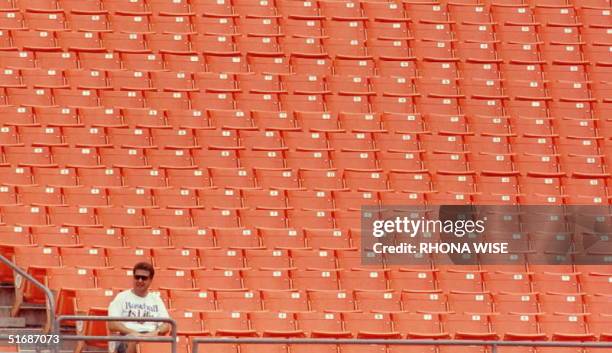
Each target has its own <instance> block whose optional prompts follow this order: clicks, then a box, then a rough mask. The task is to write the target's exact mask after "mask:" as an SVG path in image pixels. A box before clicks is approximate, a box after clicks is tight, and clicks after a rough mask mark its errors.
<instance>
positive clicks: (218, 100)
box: [0, 78, 612, 117]
mask: <svg viewBox="0 0 612 353" xmlns="http://www.w3.org/2000/svg"><path fill="white" fill-rule="evenodd" d="M339 81H340V80H339ZM400 81H401V80H400ZM127 82H130V79H129V78H128V80H127ZM444 82H448V86H449V87H444V86H442V87H441V88H438V89H439V91H437V92H435V91H436V90H435V89H434V90H433V91H432V90H429V91H430V92H431V93H426V94H421V93H420V92H419V91H417V92H413V91H412V87H411V86H410V85H403V84H399V85H397V86H396V87H394V86H393V84H388V87H389V88H390V89H394V88H395V89H397V91H386V92H385V91H378V94H376V93H375V92H372V91H370V90H369V88H368V87H367V85H363V84H361V83H355V81H354V80H351V79H348V80H346V81H345V82H342V81H340V82H338V86H337V87H339V88H340V90H339V91H335V92H331V91H327V90H320V91H309V92H306V91H303V92H297V93H289V92H287V91H282V90H274V87H273V85H271V86H270V90H269V91H260V90H257V89H256V90H255V91H252V92H243V91H241V90H239V89H234V88H230V89H229V90H231V91H229V90H226V92H212V91H200V90H198V89H191V88H189V89H186V91H187V92H178V91H164V92H159V91H156V90H155V89H153V88H149V87H123V88H121V89H118V90H107V89H104V88H103V87H102V88H97V89H70V88H61V84H60V85H59V86H58V88H48V87H49V86H46V87H45V88H14V87H8V88H4V89H2V91H0V98H1V99H2V102H3V103H4V105H16V106H20V105H21V106H43V107H44V106H53V105H58V106H66V107H75V108H80V107H98V106H104V107H106V108H145V107H148V108H152V109H165V110H170V109H177V110H180V109H183V110H187V109H190V108H191V109H199V110H205V109H217V110H232V109H238V110H263V111H283V110H284V111H311V112H322V111H332V112H348V113H370V112H371V113H377V112H389V113H413V112H414V111H415V110H419V111H422V112H423V113H425V114H460V113H459V111H460V110H459V109H460V108H461V110H463V111H464V112H465V113H466V114H470V115H473V114H472V113H474V112H475V111H476V110H478V109H481V110H483V114H484V113H487V114H486V115H488V116H503V115H504V110H505V111H506V114H507V115H511V116H513V115H523V116H526V117H546V116H547V111H546V110H547V102H546V101H549V100H552V99H551V97H549V96H548V94H547V93H546V90H545V88H544V86H543V84H539V83H538V82H537V81H514V82H510V83H508V84H507V85H505V90H506V91H507V92H506V94H509V95H503V94H502V92H501V85H499V81H498V86H497V88H496V87H494V85H495V82H494V81H481V82H474V81H473V82H472V83H474V84H475V85H474V86H473V87H472V88H469V89H475V88H474V87H478V86H479V85H480V86H487V85H488V83H487V82H489V83H491V85H492V86H488V88H485V89H488V90H491V92H490V93H491V94H493V93H499V94H501V95H481V96H475V95H474V94H472V95H469V94H468V95H464V94H459V93H458V92H459V90H458V89H457V86H456V85H455V86H453V85H451V83H450V82H451V81H450V80H445V79H440V80H432V81H430V82H427V83H426V84H429V85H436V84H443V83H444ZM142 83H143V84H146V83H147V81H146V80H144V81H143V82H142ZM134 84H135V85H137V84H138V83H134ZM550 86H551V88H550V91H552V92H554V91H560V92H562V93H564V94H565V96H561V97H559V98H558V99H556V100H555V101H556V102H571V101H572V100H574V103H573V104H568V103H565V104H564V103H560V104H556V105H553V104H551V108H555V107H563V106H565V107H567V109H568V110H571V109H573V110H578V111H580V110H582V111H584V110H588V108H589V107H590V102H597V101H599V102H602V103H604V104H602V105H604V106H605V105H606V104H605V103H609V101H608V99H607V97H604V96H603V95H605V94H606V92H608V91H612V90H611V89H610V86H611V85H610V84H608V83H605V84H601V86H600V87H601V89H597V90H591V91H589V90H588V89H587V84H586V83H579V82H562V81H558V82H556V83H555V84H551V85H550ZM342 87H344V89H345V90H344V91H343V90H342V89H343V88H342ZM351 89H352V90H351ZM212 90H214V89H212ZM496 90H499V92H495V91H496ZM232 91H233V92H232ZM589 92H592V93H593V96H594V97H590V95H591V94H590V93H589ZM482 93H486V92H482ZM26 97H29V98H30V99H31V101H27V100H26ZM576 102H579V103H582V104H576ZM370 105H371V106H372V107H371V110H370ZM436 109H438V111H436Z"/></svg>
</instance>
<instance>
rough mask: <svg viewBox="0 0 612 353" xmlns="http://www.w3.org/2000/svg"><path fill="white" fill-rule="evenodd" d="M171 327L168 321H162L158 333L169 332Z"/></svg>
mask: <svg viewBox="0 0 612 353" xmlns="http://www.w3.org/2000/svg"><path fill="white" fill-rule="evenodd" d="M170 327H171V326H170V324H169V323H167V322H163V323H162V324H161V325H160V326H159V328H158V329H157V332H158V334H160V335H165V334H167V333H168V332H170Z"/></svg>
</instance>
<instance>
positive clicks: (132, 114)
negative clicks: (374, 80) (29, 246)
mask: <svg viewBox="0 0 612 353" xmlns="http://www.w3.org/2000/svg"><path fill="white" fill-rule="evenodd" d="M0 111H3V112H4V113H6V114H13V113H14V115H12V116H11V118H10V119H7V121H6V122H4V124H5V125H3V126H1V127H0V145H4V146H17V145H30V146H31V145H34V146H50V147H53V146H55V147H67V146H75V147H91V148H95V147H111V144H115V145H117V146H128V147H133V148H136V147H137V146H140V148H142V147H148V148H151V147H157V148H160V147H161V148H164V147H170V148H175V149H178V148H202V147H205V148H213V149H226V150H244V149H259V150H264V149H267V150H278V151H280V150H283V149H290V150H300V149H302V150H313V151H314V150H317V151H330V150H342V149H351V150H362V151H375V150H396V151H411V152H413V153H418V152H419V151H421V147H420V145H419V144H421V145H424V146H427V144H428V143H430V141H431V140H436V139H443V137H441V136H435V135H436V134H439V135H442V136H449V135H450V136H452V135H455V136H453V137H454V138H455V142H456V145H457V146H455V147H454V148H451V149H450V150H447V151H448V152H450V151H457V150H462V148H460V147H461V145H464V144H465V145H467V146H466V147H467V148H468V149H470V148H473V147H474V146H477V145H479V144H494V143H496V144H499V145H500V146H499V147H498V148H497V150H493V151H491V153H495V152H497V153H502V154H503V153H507V152H508V151H504V150H503V149H504V148H507V147H508V145H515V146H514V147H518V148H520V145H521V144H527V143H528V141H530V140H532V141H536V138H537V137H542V138H547V137H548V138H550V137H553V138H555V141H554V142H553V143H556V144H557V145H558V146H559V147H564V146H563V145H564V144H571V142H572V140H574V141H579V140H593V143H592V144H591V145H592V146H593V148H596V147H597V140H599V139H601V138H602V137H604V138H605V137H606V136H607V132H608V130H609V129H610V123H609V121H608V120H593V119H588V118H582V119H581V118H548V117H544V118H527V117H516V118H514V117H503V116H500V117H466V116H464V115H444V114H428V115H425V116H421V115H420V114H409V113H407V114H399V113H397V114H395V113H386V114H370V113H340V114H332V113H327V112H310V113H308V112H296V114H295V117H296V118H293V117H292V116H290V115H289V114H287V113H284V112H253V117H252V118H251V117H248V115H249V114H248V113H246V112H240V111H226V110H209V111H208V114H207V113H204V112H202V111H197V110H191V111H190V110H174V111H172V110H170V111H158V110H154V109H141V108H126V109H121V110H119V109H104V108H100V109H96V108H89V109H78V110H77V109H74V108H61V107H36V108H34V109H25V108H24V109H20V108H15V107H4V109H2V108H0ZM206 115H210V117H208V116H206ZM240 123H241V124H245V123H254V124H255V126H238V124H240ZM196 124H198V125H196ZM211 124H212V125H217V124H218V125H222V126H223V127H217V128H215V127H213V126H209V125H211ZM228 124H234V125H233V126H230V125H228ZM268 124H275V125H274V126H270V125H268ZM259 128H266V129H268V130H265V131H255V130H258V129H259ZM395 130H399V131H397V132H394V131H395ZM132 139H133V140H132ZM448 142H453V141H448ZM582 145H585V146H586V145H587V143H582ZM601 145H602V146H601V147H602V148H603V149H604V150H605V149H608V144H607V143H606V142H605V141H602V143H601ZM457 147H459V148H457ZM583 148H587V147H583ZM438 151H443V150H442V149H438ZM75 152H76V151H75ZM517 152H522V151H520V150H519V151H517ZM423 153H425V151H423ZM77 154H78V153H77ZM588 154H589V153H581V155H588ZM593 155H597V153H594V154H593Z"/></svg>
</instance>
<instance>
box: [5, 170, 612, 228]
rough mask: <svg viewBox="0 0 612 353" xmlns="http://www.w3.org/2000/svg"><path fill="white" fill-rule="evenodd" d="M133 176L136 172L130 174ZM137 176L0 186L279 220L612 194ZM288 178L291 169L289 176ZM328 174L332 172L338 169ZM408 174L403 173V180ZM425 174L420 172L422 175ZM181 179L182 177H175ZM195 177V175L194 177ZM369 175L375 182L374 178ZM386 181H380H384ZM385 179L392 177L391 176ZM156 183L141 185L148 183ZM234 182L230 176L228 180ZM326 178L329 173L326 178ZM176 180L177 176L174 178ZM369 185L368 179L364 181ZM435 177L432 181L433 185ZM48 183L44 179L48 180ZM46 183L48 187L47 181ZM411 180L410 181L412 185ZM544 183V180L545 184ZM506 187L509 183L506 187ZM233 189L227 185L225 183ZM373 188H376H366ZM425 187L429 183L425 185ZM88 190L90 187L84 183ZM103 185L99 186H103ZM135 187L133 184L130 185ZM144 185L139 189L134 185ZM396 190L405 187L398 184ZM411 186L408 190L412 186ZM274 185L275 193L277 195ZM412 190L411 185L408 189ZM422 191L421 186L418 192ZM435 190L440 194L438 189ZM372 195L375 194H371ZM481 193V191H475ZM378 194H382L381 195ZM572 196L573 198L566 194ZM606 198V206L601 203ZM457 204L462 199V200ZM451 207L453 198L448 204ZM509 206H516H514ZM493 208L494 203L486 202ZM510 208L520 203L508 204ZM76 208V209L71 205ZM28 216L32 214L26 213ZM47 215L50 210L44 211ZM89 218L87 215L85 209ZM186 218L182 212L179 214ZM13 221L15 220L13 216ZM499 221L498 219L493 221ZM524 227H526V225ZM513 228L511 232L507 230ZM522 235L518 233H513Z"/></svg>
mask: <svg viewBox="0 0 612 353" xmlns="http://www.w3.org/2000/svg"><path fill="white" fill-rule="evenodd" d="M130 170H131V169H130ZM133 171H136V173H129V172H127V173H126V178H125V181H124V184H125V185H126V186H121V179H118V178H112V179H109V180H110V181H114V182H115V185H113V184H109V185H102V186H83V185H80V186H77V185H68V186H66V185H65V186H49V185H38V184H31V185H29V184H21V185H17V186H2V187H0V204H1V205H2V206H3V207H5V209H8V207H10V206H20V205H34V206H41V207H45V206H46V207H59V206H81V207H100V208H103V207H106V206H111V205H117V204H120V205H122V207H132V208H144V209H153V208H157V207H162V208H169V209H179V208H181V209H183V211H182V212H185V213H188V211H187V209H219V208H224V209H227V210H248V209H252V210H255V209H259V210H262V211H263V210H276V211H278V212H279V213H278V215H277V216H278V217H279V218H281V219H284V218H285V217H286V216H285V214H284V212H285V211H286V210H291V209H306V210H321V211H339V210H360V209H361V207H362V206H364V205H371V206H378V205H379V204H380V205H382V206H385V205H386V204H391V205H402V204H406V205H424V204H425V202H428V203H429V204H433V205H436V201H443V199H444V198H448V199H449V200H452V197H453V194H454V195H455V196H456V195H464V196H465V201H468V200H469V199H470V196H472V197H475V198H476V199H480V200H482V201H485V200H487V198H488V199H490V200H493V199H494V197H495V196H497V197H499V198H500V200H502V198H501V197H502V196H504V195H505V196H507V197H508V199H510V198H512V197H514V198H516V197H517V196H521V197H523V200H528V199H529V198H528V197H527V198H526V197H524V196H522V194H519V190H521V191H522V192H523V193H525V194H528V193H534V194H538V191H539V192H540V195H547V196H557V197H559V198H563V197H572V195H573V193H574V192H578V194H577V195H573V197H583V198H584V201H586V200H587V197H591V201H593V203H600V204H603V205H606V204H607V203H608V200H607V199H606V194H607V190H608V188H609V187H608V188H606V185H605V184H604V182H603V181H601V180H598V179H568V181H564V182H563V183H559V181H558V180H555V179H553V178H550V179H538V178H531V179H530V178H521V179H518V178H512V177H507V178H506V177H501V178H500V177H489V178H487V177H482V179H478V178H477V179H474V178H472V177H471V176H463V177H456V176H451V177H449V176H448V175H444V174H441V175H439V177H437V178H435V179H434V180H433V184H432V186H431V185H429V183H430V182H432V180H430V179H429V177H428V175H426V174H425V175H424V178H423V179H416V180H413V184H414V186H413V190H410V189H407V190H406V191H403V192H402V191H401V190H396V191H394V190H392V189H390V190H385V189H386V187H387V185H386V180H383V182H382V183H378V184H375V183H377V182H378V178H379V177H376V178H372V177H371V176H372V175H373V174H380V173H351V172H349V171H346V172H345V175H344V181H345V183H346V185H345V186H346V187H345V186H343V185H342V179H338V180H335V181H333V183H332V182H331V181H330V182H325V181H317V179H316V178H315V175H311V177H312V178H311V179H307V178H305V179H303V180H302V185H303V186H305V187H308V188H311V189H312V188H314V189H319V190H308V189H306V188H305V187H304V188H299V187H298V184H297V183H296V184H295V187H292V188H288V187H286V186H287V185H285V187H283V185H279V186H276V187H274V186H266V188H265V189H264V188H255V187H254V186H255V184H254V182H253V180H250V181H249V184H250V185H246V184H244V183H242V184H241V185H238V184H236V183H234V185H228V184H229V182H228V181H225V182H220V181H219V182H215V179H213V184H214V183H218V184H221V185H220V186H222V187H223V186H226V187H228V186H229V187H231V188H217V187H209V186H208V185H204V182H206V183H208V180H207V179H203V178H202V179H203V180H204V181H202V180H199V182H200V183H201V184H200V185H193V184H190V185H185V184H182V185H181V182H180V181H181V179H180V176H179V178H178V179H177V180H175V181H177V184H179V185H175V183H174V182H170V187H166V186H165V182H166V181H165V178H164V175H163V173H160V175H154V176H152V177H149V175H146V174H144V175H143V174H141V173H139V172H142V170H141V169H135V170H133ZM287 173H288V171H287ZM328 173H332V172H331V171H330V172H328ZM400 175H401V174H400ZM417 175H418V174H417ZM89 176H90V177H95V176H96V175H95V174H90V175H89ZM174 176H176V175H174ZM191 176H193V174H192V175H191ZM368 176H370V178H371V179H372V180H369V179H368ZM379 176H380V175H379ZM382 176H385V175H384V174H383V175H382ZM141 177H142V178H148V180H144V181H141V180H140V178H141ZM228 177H230V176H228ZM321 177H323V175H322V176H321ZM171 178H172V177H171ZM361 179H362V180H361ZM426 179H429V180H426ZM504 179H507V181H506V182H508V183H510V180H513V181H515V182H516V181H520V183H517V184H514V185H508V186H507V187H506V188H505V189H503V190H502V189H500V190H497V192H496V190H494V188H495V187H496V185H498V184H496V183H499V182H500V180H504ZM43 180H44V179H43ZM43 180H41V181H43ZM405 181H406V182H408V180H405ZM542 181H543V182H542ZM502 182H503V181H502ZM224 183H225V184H226V185H223V184H224ZM258 183H260V184H270V183H272V184H273V182H271V181H259V182H258ZM366 183H369V184H366ZM424 183H427V184H425V185H423V184H424ZM83 184H85V185H87V183H83ZM100 184H102V182H101V181H99V180H98V181H97V185H100ZM128 185H129V186H128ZM131 185H137V186H131ZM391 185H392V186H400V185H401V183H399V182H398V183H397V184H393V183H392V184H391ZM406 185H407V184H406ZM269 187H272V188H271V189H270V188H269ZM404 187H406V186H404ZM417 188H420V189H418V190H417ZM432 188H438V190H436V189H433V190H432ZM368 189H370V191H367V190H368ZM474 189H475V190H476V191H474ZM377 190H378V191H377ZM562 192H564V193H565V194H561V193H562ZM596 198H599V202H596V201H597V200H596ZM455 200H456V201H459V200H462V199H460V198H459V197H456V198H455ZM447 201H448V200H447ZM507 201H509V200H507ZM485 204H486V203H485ZM507 204H513V203H511V202H507ZM70 209H74V207H71V208H70ZM23 212H25V213H26V214H27V213H28V212H27V211H23ZM40 212H43V213H44V211H42V210H40ZM84 213H85V211H84ZM177 215H178V214H177ZM7 217H8V218H11V216H7ZM491 219H493V217H491ZM511 221H512V222H516V226H517V229H518V226H519V223H518V222H519V221H518V218H517V219H516V220H511ZM501 223H507V224H506V227H510V224H511V222H509V221H507V220H504V221H503V222H501ZM507 229H509V228H507ZM513 230H514V228H513Z"/></svg>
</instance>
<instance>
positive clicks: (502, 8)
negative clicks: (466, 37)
mask: <svg viewBox="0 0 612 353" xmlns="http://www.w3.org/2000/svg"><path fill="white" fill-rule="evenodd" d="M609 6H610V3H609V1H607V0H585V1H584V2H582V1H580V2H577V1H576V2H574V1H570V2H567V1H566V0H547V1H540V0H534V1H528V2H523V1H520V0H519V1H512V2H509V3H508V2H497V3H496V2H494V3H484V4H466V3H453V2H448V3H447V2H446V1H443V2H431V3H422V2H419V1H405V2H403V3H397V2H377V1H355V2H353V1H350V2H348V1H347V2H340V1H315V2H310V1H295V2H291V3H288V4H287V3H284V2H282V1H265V2H260V3H251V2H249V1H245V0H234V1H219V2H217V3H208V2H205V1H200V0H193V1H187V0H180V1H157V0H150V1H140V0H138V1H91V2H88V3H86V4H81V3H80V2H78V1H74V0H60V1H55V0H38V1H36V2H35V3H30V2H24V1H19V0H15V1H13V0H5V1H4V2H3V4H2V8H3V9H4V10H7V11H10V10H13V11H19V10H20V11H25V12H39V11H40V12H52V11H58V10H62V11H71V12H76V13H79V12H102V13H109V12H110V13H112V14H113V15H121V14H122V13H125V12H128V13H129V12H136V13H155V14H161V13H177V14H214V15H219V16H223V15H225V16H236V17H237V16H241V17H249V16H259V17H280V16H284V17H290V16H308V17H326V18H333V17H349V18H350V17H357V18H358V17H369V18H385V17H386V18H404V17H405V18H424V19H428V20H458V19H463V18H464V16H466V17H467V16H469V15H471V16H472V17H469V18H470V19H473V18H477V19H488V18H489V13H491V15H492V18H493V19H495V20H501V19H504V20H522V19H525V18H530V17H531V16H532V15H535V16H536V18H539V17H545V16H554V15H555V14H556V13H558V12H559V8H565V9H569V10H568V11H572V13H575V12H578V15H580V16H582V17H589V15H591V14H592V13H597V11H596V10H598V9H605V8H607V7H609ZM549 7H552V8H553V10H550V9H549ZM561 14H566V13H564V12H561Z"/></svg>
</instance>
